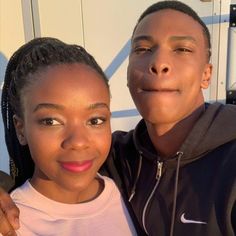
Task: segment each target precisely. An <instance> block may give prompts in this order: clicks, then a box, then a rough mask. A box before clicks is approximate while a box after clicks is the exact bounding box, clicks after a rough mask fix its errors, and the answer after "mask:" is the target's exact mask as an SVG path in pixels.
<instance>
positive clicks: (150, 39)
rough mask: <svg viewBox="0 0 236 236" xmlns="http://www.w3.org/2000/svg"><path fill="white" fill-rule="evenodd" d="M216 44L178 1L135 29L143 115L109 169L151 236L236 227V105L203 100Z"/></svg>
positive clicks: (134, 87)
mask: <svg viewBox="0 0 236 236" xmlns="http://www.w3.org/2000/svg"><path fill="white" fill-rule="evenodd" d="M210 48H211V45H210V36H209V32H208V29H207V27H206V26H205V24H204V23H203V22H202V21H201V19H200V18H199V17H198V16H197V14H196V13H195V12H194V11H193V10H192V9H191V8H189V7H188V6H186V5H185V4H182V3H181V2H177V1H163V2H158V3H156V4H154V5H152V6H150V7H149V8H148V9H147V10H146V11H145V12H144V13H143V14H142V15H141V17H140V19H139V21H138V23H137V25H136V27H135V29H134V32H133V35H132V50H131V53H130V58H129V66H128V87H129V89H130V93H131V96H132V98H133V100H134V102H135V104H136V106H137V109H138V110H139V112H140V114H141V115H142V117H143V120H141V121H140V123H139V124H138V125H137V127H136V128H135V129H134V130H132V131H130V132H128V133H126V132H120V131H119V132H115V133H114V134H113V148H112V150H111V156H110V158H109V159H108V161H107V163H106V166H105V168H106V169H107V170H108V172H109V174H110V176H112V177H113V178H114V180H115V181H116V183H117V185H118V187H119V188H120V190H121V192H122V193H123V196H124V197H126V198H127V199H128V198H129V201H130V204H131V206H132V208H133V210H134V213H135V214H136V216H137V219H138V222H139V224H140V226H141V227H142V228H143V230H144V231H145V232H146V234H148V235H161V236H165V235H177V236H179V235H192V236H195V235H201V236H204V235H214V236H218V235H224V236H231V235H235V233H236V205H235V199H236V183H235V177H236V158H235V153H236V124H235V120H236V107H234V106H231V105H220V104H218V103H215V104H212V105H209V104H205V103H204V98H203V94H202V89H206V88H207V87H208V86H209V83H210V79H211V74H212V65H211V64H210V63H209V59H210ZM0 199H1V202H2V205H4V206H5V208H4V207H3V209H4V210H5V211H6V213H7V214H8V216H9V215H10V214H11V217H10V216H9V217H8V218H9V219H10V221H11V222H13V221H12V220H11V219H13V218H14V217H13V216H14V215H16V214H17V212H16V211H17V210H14V208H11V206H12V203H11V202H10V200H9V198H7V197H6V195H4V194H2V195H1V197H0ZM4 199H5V200H4ZM8 206H9V208H11V209H13V210H8ZM0 222H1V220H0ZM2 225H3V224H2ZM1 227H3V226H1V223H0V228H1ZM5 229H6V227H5ZM0 232H2V231H0Z"/></svg>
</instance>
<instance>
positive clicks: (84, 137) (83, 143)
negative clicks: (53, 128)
mask: <svg viewBox="0 0 236 236" xmlns="http://www.w3.org/2000/svg"><path fill="white" fill-rule="evenodd" d="M89 140H90V139H89V132H88V130H87V129H86V127H84V126H83V125H80V126H78V127H71V128H69V129H68V130H67V131H66V132H65V136H64V139H63V141H62V147H63V148H64V149H74V150H76V149H86V148H88V146H89Z"/></svg>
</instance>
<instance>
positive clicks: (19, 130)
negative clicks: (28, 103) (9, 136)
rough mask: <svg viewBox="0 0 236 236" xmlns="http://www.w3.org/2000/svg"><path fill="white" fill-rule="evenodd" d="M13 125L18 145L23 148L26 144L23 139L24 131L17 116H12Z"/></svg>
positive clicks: (22, 122) (21, 120)
mask: <svg viewBox="0 0 236 236" xmlns="http://www.w3.org/2000/svg"><path fill="white" fill-rule="evenodd" d="M13 123H14V126H15V130H16V135H17V138H18V141H19V143H20V144H21V145H22V146H24V145H26V144H27V140H26V137H25V130H24V121H23V119H22V118H20V117H19V116H17V115H14V116H13Z"/></svg>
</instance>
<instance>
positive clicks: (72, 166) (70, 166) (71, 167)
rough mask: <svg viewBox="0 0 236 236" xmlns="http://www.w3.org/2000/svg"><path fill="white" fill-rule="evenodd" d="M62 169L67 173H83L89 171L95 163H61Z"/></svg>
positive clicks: (90, 161)
mask: <svg viewBox="0 0 236 236" xmlns="http://www.w3.org/2000/svg"><path fill="white" fill-rule="evenodd" d="M60 164H61V166H62V168H64V169H65V170H67V171H71V172H83V171H86V170H88V169H89V168H90V167H91V166H92V164H93V161H92V160H89V161H83V162H60Z"/></svg>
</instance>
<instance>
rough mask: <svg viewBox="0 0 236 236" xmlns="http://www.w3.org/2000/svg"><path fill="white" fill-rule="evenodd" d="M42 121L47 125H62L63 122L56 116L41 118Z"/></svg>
mask: <svg viewBox="0 0 236 236" xmlns="http://www.w3.org/2000/svg"><path fill="white" fill-rule="evenodd" d="M40 123H41V124H43V125H46V126H54V125H60V124H61V123H60V122H59V121H57V120H56V119H54V118H44V119H42V120H40Z"/></svg>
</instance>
